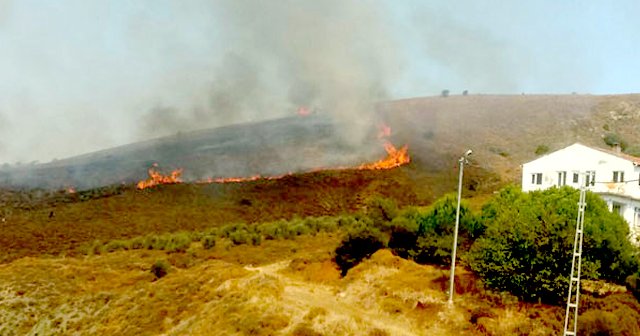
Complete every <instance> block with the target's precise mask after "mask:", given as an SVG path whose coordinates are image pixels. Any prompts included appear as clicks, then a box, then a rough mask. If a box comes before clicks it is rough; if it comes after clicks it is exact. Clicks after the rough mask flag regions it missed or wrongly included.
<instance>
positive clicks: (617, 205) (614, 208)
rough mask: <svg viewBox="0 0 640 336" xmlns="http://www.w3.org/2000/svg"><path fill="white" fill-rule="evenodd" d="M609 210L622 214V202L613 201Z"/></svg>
mask: <svg viewBox="0 0 640 336" xmlns="http://www.w3.org/2000/svg"><path fill="white" fill-rule="evenodd" d="M611 212H613V213H617V214H619V215H620V216H622V204H620V203H615V202H614V203H613V204H612V206H611Z"/></svg>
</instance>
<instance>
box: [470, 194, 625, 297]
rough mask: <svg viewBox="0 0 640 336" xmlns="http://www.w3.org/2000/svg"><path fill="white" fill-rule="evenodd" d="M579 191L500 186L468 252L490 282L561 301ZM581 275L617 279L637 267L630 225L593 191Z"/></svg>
mask: <svg viewBox="0 0 640 336" xmlns="http://www.w3.org/2000/svg"><path fill="white" fill-rule="evenodd" d="M578 198H579V191H578V190H576V189H573V188H570V187H563V188H559V189H558V188H551V189H547V190H544V191H535V192H530V193H524V192H522V191H520V190H519V189H518V188H515V187H513V186H511V187H507V188H505V189H503V190H502V191H501V192H500V193H499V194H498V195H497V196H496V197H494V198H493V199H492V200H491V201H489V202H488V203H487V204H486V205H485V206H484V207H483V210H482V216H481V219H480V221H481V222H483V223H484V225H485V226H486V231H485V232H484V234H483V235H482V237H480V238H479V239H477V240H476V241H475V243H474V245H473V247H472V248H471V251H470V253H469V255H468V257H469V258H468V262H469V264H470V266H471V268H472V269H473V270H474V271H475V272H476V273H478V274H479V275H480V276H481V277H482V278H483V280H484V282H485V283H486V284H488V285H490V286H491V287H494V288H497V289H500V290H508V291H510V292H512V293H513V294H515V295H517V296H519V297H521V298H524V299H526V300H531V301H536V300H540V301H544V302H550V303H554V302H561V301H562V300H563V299H564V298H565V295H566V292H567V289H568V284H569V282H568V278H569V273H570V270H571V258H572V257H571V253H572V252H573V243H574V235H575V224H576V215H577V213H578V204H577V203H578ZM586 202H587V207H586V209H585V222H584V224H585V230H584V243H583V259H582V276H583V277H586V278H599V279H607V280H611V281H616V282H621V281H623V280H624V278H625V276H626V275H628V274H630V273H632V272H633V270H634V269H637V265H635V261H634V257H633V254H634V247H633V245H631V243H630V241H629V240H628V238H627V236H628V233H629V231H628V225H627V223H626V222H625V221H624V219H622V218H621V217H620V216H619V215H618V214H614V213H611V212H610V211H608V209H607V205H606V203H605V202H604V201H603V200H602V199H601V198H600V197H598V196H597V195H596V194H593V193H590V192H588V193H587V198H586Z"/></svg>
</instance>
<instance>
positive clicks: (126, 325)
mask: <svg viewBox="0 0 640 336" xmlns="http://www.w3.org/2000/svg"><path fill="white" fill-rule="evenodd" d="M338 243H339V237H337V236H335V235H331V234H325V233H321V234H318V235H316V236H310V235H307V236H300V237H298V238H296V239H295V240H273V241H265V242H264V243H263V245H262V246H259V247H258V246H251V245H238V246H234V245H228V246H227V247H225V246H223V245H224V244H217V245H216V246H215V247H214V248H213V249H209V250H207V249H204V248H202V247H201V245H200V243H194V244H193V245H192V246H191V247H190V248H189V251H188V252H181V253H168V252H166V251H155V250H134V251H120V252H114V253H106V254H102V255H94V256H87V257H80V258H77V257H67V258H60V257H56V258H22V259H20V260H15V261H13V262H11V263H8V264H4V265H0V293H1V294H2V300H0V334H2V335H25V334H31V335H35V334H36V333H37V334H38V335H53V334H77V335H88V334H91V335H94V334H118V335H160V334H163V335H211V334H217V335H445V336H447V335H551V334H557V333H558V332H559V330H560V329H561V327H562V319H563V316H564V309H563V308H562V307H553V306H546V305H534V304H524V303H519V302H518V301H517V300H514V299H513V298H512V297H510V296H508V295H501V294H499V293H494V292H491V291H488V290H485V289H484V288H483V287H482V286H481V284H479V283H478V282H477V279H475V278H474V277H473V275H471V274H469V273H468V272H467V271H465V270H463V269H459V272H458V273H457V279H456V281H457V282H456V283H457V287H456V301H455V306H453V307H452V306H449V305H448V304H447V302H446V300H447V296H446V289H445V288H446V287H447V280H448V272H447V270H446V269H443V268H439V267H435V266H429V265H418V264H415V263H413V262H411V261H407V260H404V259H401V258H398V257H396V256H393V255H392V254H391V253H390V252H389V251H387V250H381V251H378V252H377V253H375V254H374V255H373V256H372V257H371V258H370V259H368V260H365V261H364V262H363V263H361V264H359V265H358V266H356V267H354V268H353V269H351V270H350V271H349V273H348V274H347V276H346V277H344V278H339V271H338V270H337V268H336V267H335V265H333V264H332V263H331V256H332V253H331V251H332V250H333V249H335V246H336V245H337V244H338ZM156 260H167V261H168V262H169V263H170V264H171V267H170V269H169V273H168V274H167V275H166V276H164V277H162V278H160V279H156V277H155V276H154V275H153V274H151V272H150V268H151V265H152V264H153V263H154V262H156ZM274 261H277V262H275V263H274ZM583 300H586V301H584V302H585V305H584V308H583V311H581V314H582V315H581V316H584V318H586V320H584V321H585V323H591V322H590V321H592V320H593V317H592V316H591V317H590V314H591V315H593V313H590V312H592V311H607V312H611V314H613V315H612V316H627V315H629V314H632V315H631V316H630V317H629V318H622V319H621V320H620V323H622V324H621V325H623V326H625V328H627V329H628V328H632V329H628V330H632V331H633V330H636V329H634V328H638V325H637V321H636V322H634V317H633V316H635V315H633V314H636V315H637V314H640V313H639V311H640V304H638V302H637V301H636V300H635V299H634V298H633V297H632V296H631V295H630V294H628V293H624V294H614V296H613V301H612V300H610V299H596V298H589V297H585V298H584V299H583ZM601 315H602V314H600V315H598V316H601ZM607 316H608V315H607ZM593 321H594V322H593V323H591V325H592V328H595V327H593V325H596V324H597V323H600V322H598V320H593ZM596 327H597V326H596ZM627 329H623V330H627ZM639 330H640V329H639Z"/></svg>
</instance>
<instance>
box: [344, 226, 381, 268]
mask: <svg viewBox="0 0 640 336" xmlns="http://www.w3.org/2000/svg"><path fill="white" fill-rule="evenodd" d="M383 247H385V239H384V236H383V235H382V233H381V232H380V231H379V230H377V229H375V228H372V227H368V226H361V227H359V228H355V229H354V230H352V231H350V232H349V233H348V234H347V236H346V237H345V238H344V239H343V240H342V242H341V243H340V245H339V246H338V248H337V249H336V252H335V254H336V255H335V262H336V264H337V265H338V266H339V267H340V270H341V272H342V275H343V276H344V275H346V274H347V271H349V269H351V268H352V267H354V266H356V265H357V264H358V263H360V262H361V261H362V260H363V259H365V258H368V257H370V256H371V255H372V254H373V253H374V252H376V251H377V250H379V249H381V248H383Z"/></svg>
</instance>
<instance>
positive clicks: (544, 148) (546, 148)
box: [535, 145, 549, 155]
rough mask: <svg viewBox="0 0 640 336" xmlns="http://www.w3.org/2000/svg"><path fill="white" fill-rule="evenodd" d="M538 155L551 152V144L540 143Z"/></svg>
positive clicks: (537, 150) (537, 149)
mask: <svg viewBox="0 0 640 336" xmlns="http://www.w3.org/2000/svg"><path fill="white" fill-rule="evenodd" d="M535 153H536V155H544V154H547V153H549V146H547V145H538V147H536V151H535Z"/></svg>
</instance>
